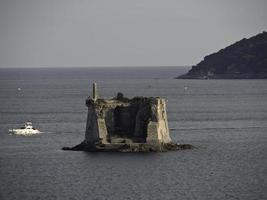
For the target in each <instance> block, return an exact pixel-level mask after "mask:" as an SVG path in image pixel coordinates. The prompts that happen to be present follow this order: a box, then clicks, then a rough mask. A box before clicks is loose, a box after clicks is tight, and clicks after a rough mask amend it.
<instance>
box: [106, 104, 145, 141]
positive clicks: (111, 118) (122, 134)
mask: <svg viewBox="0 0 267 200" xmlns="http://www.w3.org/2000/svg"><path fill="white" fill-rule="evenodd" d="M149 117H150V111H149V107H148V106H137V105H129V106H116V107H115V108H114V109H112V110H109V111H107V112H106V117H105V122H106V127H107V133H108V135H107V139H108V141H109V142H111V143H127V142H146V138H147V126H148V121H149Z"/></svg>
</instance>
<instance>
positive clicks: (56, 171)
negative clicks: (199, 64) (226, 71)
mask: <svg viewBox="0 0 267 200" xmlns="http://www.w3.org/2000/svg"><path fill="white" fill-rule="evenodd" d="M183 70H184V69H183ZM179 73H181V71H180V70H179V69H177V68H172V67H168V68H130V69H127V70H122V69H119V68H109V69H75V70H74V69H35V70H31V69H20V70H17V69H16V70H3V69H1V70H0V137H1V139H0V179H1V181H0V199H4V200H5V199H12V200H13V199H114V200H117V199H144V200H147V199H153V200H155V199H203V200H205V199H212V200H214V199H267V192H266V188H267V184H266V178H267V168H266V166H267V158H266V152H267V135H266V133H267V85H266V84H267V81H266V80H174V79H172V77H173V76H176V75H178V74H179ZM93 81H97V82H98V85H99V93H100V95H101V96H103V97H105V98H107V97H112V96H114V95H115V94H116V93H117V92H118V91H120V92H123V93H124V94H125V95H126V96H130V97H132V96H136V95H139V96H140V95H144V96H162V97H165V98H166V99H167V100H168V103H167V109H168V118H169V127H170V128H171V130H172V131H171V136H172V138H173V139H174V140H175V141H177V142H180V143H190V144H193V145H194V146H196V147H197V149H194V150H187V151H177V152H168V153H152V154H118V153H85V152H69V151H67V152H66V151H61V150H60V149H61V147H62V146H73V145H76V144H78V143H80V142H81V141H82V140H83V138H84V130H85V123H86V112H87V111H86V107H85V98H86V97H87V96H88V95H90V94H91V83H92V82H93ZM17 88H21V91H18V90H17ZM27 120H31V121H32V122H33V123H34V125H35V126H36V127H37V128H38V129H40V130H41V131H44V132H45V133H43V134H41V135H38V136H33V137H22V136H13V135H12V136H11V135H8V129H9V128H15V127H18V126H20V125H21V124H22V123H24V122H25V121H27Z"/></svg>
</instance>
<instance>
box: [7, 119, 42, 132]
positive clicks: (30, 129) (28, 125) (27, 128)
mask: <svg viewBox="0 0 267 200" xmlns="http://www.w3.org/2000/svg"><path fill="white" fill-rule="evenodd" d="M9 132H10V133H13V134H15V135H36V134H40V133H41V132H40V131H39V130H37V129H35V128H33V126H32V123H31V122H29V121H28V122H26V123H25V125H24V126H23V127H21V128H19V129H9Z"/></svg>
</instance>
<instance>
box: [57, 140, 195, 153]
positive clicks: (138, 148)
mask: <svg viewBox="0 0 267 200" xmlns="http://www.w3.org/2000/svg"><path fill="white" fill-rule="evenodd" d="M193 148H194V146H192V145H190V144H176V143H172V142H171V143H165V144H147V143H117V144H114V143H113V144H102V143H101V144H100V143H99V144H87V143H85V142H82V143H81V144H78V145H76V146H74V147H63V148H62V150H71V151H88V152H167V151H177V150H185V149H193Z"/></svg>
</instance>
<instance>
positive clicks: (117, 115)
mask: <svg viewBox="0 0 267 200" xmlns="http://www.w3.org/2000/svg"><path fill="white" fill-rule="evenodd" d="M86 106H87V107H88V115H87V124H86V131H85V140H84V141H83V142H82V143H81V144H79V145H77V146H75V147H72V148H68V147H64V148H63V150H83V151H119V152H149V151H154V152H155V151H167V150H179V149H188V148H191V145H188V144H184V145H181V144H180V145H178V144H175V143H173V142H172V140H171V138H170V135H169V128H168V121H167V113H166V102H165V100H164V99H162V98H160V97H134V98H132V99H128V98H125V97H124V96H123V94H122V93H118V94H117V97H115V98H113V99H108V100H107V99H101V98H98V95H97V87H96V83H94V84H93V97H92V98H90V97H89V98H88V99H87V100H86Z"/></svg>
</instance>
